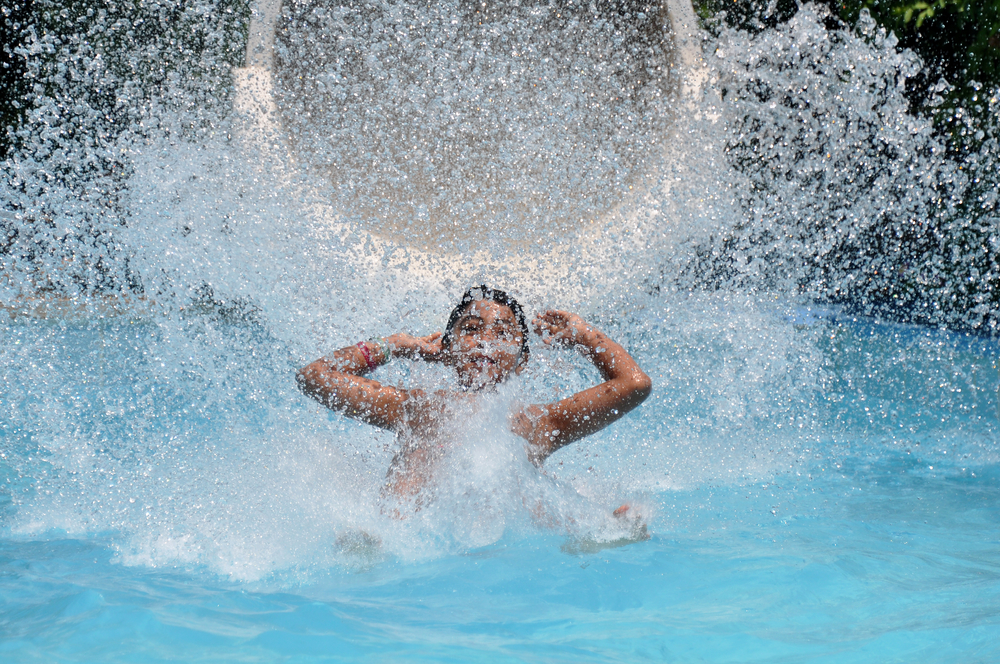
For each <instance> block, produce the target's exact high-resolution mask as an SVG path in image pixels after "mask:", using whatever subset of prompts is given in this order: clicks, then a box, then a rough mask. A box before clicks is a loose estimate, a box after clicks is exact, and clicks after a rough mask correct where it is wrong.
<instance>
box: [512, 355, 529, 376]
mask: <svg viewBox="0 0 1000 664" xmlns="http://www.w3.org/2000/svg"><path fill="white" fill-rule="evenodd" d="M527 366H528V356H527V355H521V359H519V360H518V361H517V366H516V367H514V375H515V376H520V375H521V372H522V371H524V370H525V368H527Z"/></svg>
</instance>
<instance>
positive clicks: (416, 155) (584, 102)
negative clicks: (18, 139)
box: [235, 0, 711, 295]
mask: <svg viewBox="0 0 1000 664" xmlns="http://www.w3.org/2000/svg"><path fill="white" fill-rule="evenodd" d="M344 5H346V6H347V10H344V9H343V8H341V10H342V12H344V13H346V14H347V15H346V17H345V16H339V17H331V16H326V15H324V16H321V17H320V18H319V19H315V17H314V18H313V19H312V20H310V19H308V18H307V17H306V18H304V17H303V16H302V14H304V13H306V12H305V11H304V10H297V9H296V7H297V5H293V6H291V7H290V8H286V9H287V11H286V12H285V16H284V18H283V15H282V3H281V2H280V0H261V1H260V2H257V3H256V4H255V5H254V7H253V11H252V18H251V22H250V28H249V38H248V40H247V48H246V58H245V63H244V66H243V67H242V68H238V69H237V70H236V71H235V83H236V91H235V108H236V110H237V112H238V113H239V115H240V117H241V118H242V122H243V132H242V139H243V141H245V142H246V143H247V144H248V145H253V146H257V148H258V149H262V151H263V152H265V153H266V154H267V157H268V158H267V159H265V160H264V161H271V162H272V163H280V164H281V165H282V167H281V168H280V169H279V170H280V171H281V173H282V175H281V177H285V178H297V181H298V182H300V183H302V184H300V185H299V186H302V187H304V188H305V189H307V190H308V191H307V193H306V194H304V195H303V198H308V199H310V200H313V201H320V202H319V203H318V204H314V205H311V206H310V207H309V209H308V212H307V214H309V215H311V216H313V217H314V218H315V219H317V220H322V221H321V223H322V224H324V225H326V226H327V227H329V228H330V229H331V230H332V231H334V232H345V233H346V232H352V231H354V230H358V229H361V230H362V231H363V232H368V233H371V234H372V238H371V242H372V243H373V244H371V245H370V246H372V247H373V251H372V252H371V253H373V254H378V253H381V252H384V251H385V247H386V246H388V245H401V246H404V247H405V248H406V252H405V253H406V256H407V261H408V267H407V270H408V272H409V274H410V276H411V277H412V278H419V276H420V274H421V273H423V276H424V277H426V278H428V279H437V280H439V281H440V279H441V278H442V276H443V275H448V276H450V277H453V278H455V279H457V280H458V281H460V282H461V281H464V280H466V279H467V278H468V277H467V275H470V274H474V273H475V272H476V268H477V267H479V268H480V273H481V272H482V270H481V267H482V266H483V265H484V264H490V263H494V264H495V263H498V262H500V263H503V265H504V272H505V273H507V274H513V275H522V276H524V275H529V274H530V275H534V276H536V277H537V276H538V275H544V277H543V278H542V281H543V282H545V283H547V284H549V285H551V284H553V283H556V282H565V281H566V280H567V277H569V276H570V275H572V274H576V273H579V272H580V271H583V272H592V271H593V272H597V273H599V274H600V275H601V276H600V278H599V279H600V280H601V281H602V283H604V284H605V285H606V284H607V283H608V280H609V279H612V280H613V278H612V277H610V276H609V275H613V274H614V273H615V272H616V271H619V270H620V269H621V265H622V258H623V256H628V257H629V260H628V263H630V264H633V267H634V264H635V263H636V259H637V257H638V256H648V255H649V254H651V252H650V251H649V245H650V244H651V243H652V240H651V239H650V238H649V235H650V234H651V233H662V230H663V226H664V221H663V219H662V215H663V211H664V205H662V198H664V197H666V196H668V195H669V189H670V186H669V182H667V181H666V180H664V179H663V178H662V177H661V174H663V173H667V172H670V173H677V172H680V171H683V170H684V168H686V167H687V166H688V164H687V162H688V161H689V160H690V157H691V155H690V151H689V150H687V149H686V145H685V144H684V141H685V140H686V139H685V137H684V136H683V135H681V134H679V133H678V132H676V131H674V127H673V123H672V119H673V118H674V117H675V116H677V115H678V114H682V115H684V114H687V115H700V114H702V113H704V108H705V105H704V104H702V103H699V102H700V100H701V99H702V98H703V95H704V94H705V86H706V83H707V81H708V76H709V75H708V70H707V68H706V67H705V65H704V62H703V60H702V53H701V39H702V37H701V32H700V29H699V27H698V25H697V22H696V18H695V15H694V12H693V10H692V7H691V5H690V4H689V3H688V2H687V1H686V0H670V1H669V2H667V3H665V4H663V5H660V6H658V7H657V8H656V10H655V12H654V13H650V15H649V16H646V14H644V13H639V14H637V15H638V16H639V17H641V19H640V20H639V21H638V23H639V25H637V26H629V28H631V29H633V30H635V31H636V33H635V34H632V35H630V37H631V39H630V40H629V42H635V41H639V42H640V43H641V44H642V45H643V46H644V47H645V51H646V52H645V53H643V54H640V55H639V56H638V57H635V56H634V54H630V53H628V52H626V51H627V50H628V49H629V48H633V50H634V47H633V46H631V45H630V43H629V42H626V41H624V40H621V39H619V40H618V43H617V44H616V43H615V30H618V31H619V33H620V32H621V26H620V25H618V26H612V27H608V26H609V25H610V23H611V21H609V20H608V17H607V16H604V15H602V14H601V13H600V12H598V11H597V10H595V9H594V8H593V7H590V8H589V9H588V8H586V7H580V8H579V9H578V10H577V11H576V14H575V15H574V16H571V17H570V20H569V23H568V24H567V23H565V22H564V23H560V22H559V19H562V18H565V17H562V16H553V15H551V14H554V13H555V10H553V11H552V12H551V13H550V14H547V15H545V16H543V18H542V19H539V18H537V16H538V15H539V14H540V13H542V14H545V13H546V12H540V10H538V9H537V8H531V7H526V8H525V9H523V10H518V9H517V8H515V9H509V8H508V9H506V10H495V9H494V11H505V12H506V13H505V15H504V16H502V17H498V16H492V17H491V16H488V12H487V11H486V9H485V5H483V8H484V9H483V11H482V12H479V11H476V12H471V13H466V14H462V13H461V12H459V13H458V14H457V16H459V18H458V19H455V18H453V16H452V13H448V14H447V15H445V14H444V13H435V12H434V11H432V10H430V9H427V8H423V9H421V8H418V7H417V6H416V5H413V6H412V7H409V8H408V11H407V10H406V9H405V8H404V10H403V11H402V15H399V11H400V10H398V8H397V15H393V16H388V15H387V12H385V11H383V12H382V14H380V15H379V16H373V15H369V16H365V17H364V19H363V20H356V21H355V22H354V23H351V21H350V19H351V18H352V16H351V14H350V12H351V10H352V6H351V3H344ZM568 6H569V7H570V8H572V7H573V5H572V3H570V5H568ZM404 7H405V3H404ZM654 7H655V5H654ZM379 9H382V8H375V9H373V8H371V7H369V8H367V9H365V8H363V7H362V6H361V5H358V7H355V8H353V12H354V14H355V16H354V18H357V17H358V16H361V15H362V14H363V13H364V12H369V13H378V12H379ZM452 9H454V8H452ZM564 11H565V9H564ZM635 15H636V14H634V13H629V14H628V18H626V19H624V20H626V21H633V22H635V21H636V19H635V18H634V16H635ZM484 17H485V18H486V20H487V22H489V21H490V20H493V21H494V27H493V29H492V30H490V29H487V28H484V27H483V18H484ZM324 19H325V23H324ZM543 19H544V20H543ZM545 21H548V23H545ZM553 21H555V22H556V25H555V26H554V27H553V25H552V22H553ZM457 22H461V23H462V25H455V23H457ZM372 23H374V24H375V25H376V26H377V28H376V29H375V30H372V29H371V24H372ZM408 23H422V26H421V27H423V30H422V31H421V30H417V31H411V32H412V34H410V33H407V30H408V29H409V28H412V27H413V25H409V24H408ZM612 28H613V29H612ZM627 29H628V28H627ZM296 30H307V31H315V34H307V35H305V36H303V37H302V38H297V36H296V35H295V34H294V33H295V31H296ZM324 30H325V32H324ZM551 30H555V31H556V32H557V33H558V34H556V35H554V36H553V35H551V34H550V32H549V31H551ZM362 33H363V34H362ZM574 35H577V36H576V37H574ZM636 35H638V37H637V36H636ZM508 38H509V39H510V43H509V44H508V43H507V40H508ZM574 38H576V39H579V41H580V44H581V45H580V46H578V48H577V49H576V50H575V51H574V50H573V49H572V48H570V49H567V48H566V46H565V43H566V42H571V41H572V40H573V39H574ZM477 39H480V40H482V42H481V43H479V44H477V43H476V40H477ZM362 42H363V44H364V51H365V54H364V55H361V49H358V50H357V53H358V57H357V59H356V60H355V61H353V62H351V61H349V57H350V53H351V51H352V46H351V45H352V44H357V43H362ZM558 42H562V43H561V44H560V43H558ZM554 43H555V45H553V44H554ZM345 44H347V46H346V47H345V46H344V45H345ZM414 44H416V46H415V47H414ZM401 48H402V49H403V50H406V49H407V48H408V49H409V56H410V57H407V54H405V53H404V54H403V55H402V56H396V57H394V56H393V53H392V51H393V49H396V50H400V49H401ZM420 48H425V49H426V51H425V53H424V54H420V53H416V54H414V53H415V50H419V49H420ZM463 49H464V51H463ZM519 50H520V52H519ZM337 51H339V52H337ZM344 52H347V53H348V56H346V57H345V56H344ZM281 53H284V56H283V57H282V56H281V55H280V54H281ZM442 54H443V56H442ZM449 55H451V56H452V60H459V61H460V60H461V59H462V58H463V57H464V58H465V59H466V60H467V62H466V63H465V69H462V66H461V65H462V63H461V62H459V66H458V67H456V66H454V64H450V63H447V62H445V63H444V64H443V65H442V62H441V61H442V60H447V59H448V56H449ZM373 58H374V59H375V60H378V61H380V62H377V63H376V62H373ZM430 58H436V61H435V62H434V63H433V64H428V63H427V62H426V61H427V60H428V59H430ZM630 58H631V59H630ZM552 61H561V62H558V63H556V64H555V65H553V64H552ZM621 62H624V63H626V68H625V69H623V68H622V67H621V66H620V63H621ZM469 63H472V64H471V65H470V64H469ZM629 66H630V69H631V70H629V69H628V67H629ZM442 69H443V72H442ZM653 70H655V72H654V73H653V75H652V76H650V75H647V74H646V72H648V71H653ZM533 77H537V78H538V81H537V82H534V78H533ZM331 78H333V79H334V82H333V83H332V84H331V83H330V80H331ZM304 80H305V81H306V82H305V83H303V81H304ZM456 81H458V82H459V84H460V86H459V87H461V88H462V89H460V90H454V89H453V88H454V86H455V82H456ZM529 81H530V85H529ZM310 83H311V84H310ZM542 87H544V88H545V89H544V91H540V92H538V93H537V94H536V93H535V90H539V89H540V88H542ZM331 88H338V89H339V90H341V91H342V92H341V93H340V97H339V100H338V99H337V94H336V92H331ZM359 88H361V89H362V92H361V95H360V97H359V96H358V89H359ZM352 90H353V93H352ZM344 91H346V92H344ZM602 94H603V95H604V97H603V99H602V98H599V97H600V96H601V95H602ZM418 95H419V96H421V97H423V99H421V100H420V101H419V102H418V103H416V104H408V103H407V102H408V101H409V99H408V97H409V98H411V99H412V98H413V97H414V96H418ZM595 95H596V96H597V97H598V99H593V98H594V97H595ZM588 96H589V97H590V98H591V100H589V101H590V103H589V104H588V99H587V97H588ZM491 97H494V98H491ZM428 98H430V99H429V100H428ZM487 105H490V108H489V109H487V108H484V107H486V106H487ZM442 109H443V110H442ZM491 111H492V112H491ZM442 118H444V119H442ZM709 119H711V118H709ZM303 173H308V174H309V176H311V177H306V178H301V176H302V175H303ZM652 196H657V197H659V198H660V199H661V201H660V203H661V204H657V205H655V206H649V205H646V204H647V203H648V202H649V199H650V197H652ZM498 246H502V247H503V250H501V251H498V250H497V247H498ZM578 295H579V293H578Z"/></svg>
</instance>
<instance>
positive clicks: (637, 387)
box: [511, 311, 653, 465]
mask: <svg viewBox="0 0 1000 664" xmlns="http://www.w3.org/2000/svg"><path fill="white" fill-rule="evenodd" d="M534 325H535V331H536V332H537V333H538V334H540V335H542V336H543V340H544V341H545V343H546V344H551V343H558V344H562V345H566V346H573V347H575V348H577V350H579V351H580V353H581V354H582V355H583V356H584V357H586V358H587V359H588V360H590V361H591V362H593V363H594V366H595V367H597V369H598V371H600V372H601V376H602V377H603V378H604V382H603V383H601V384H600V385H596V386H594V387H591V388H590V389H587V390H584V391H582V392H578V393H576V394H574V395H573V396H571V397H569V398H566V399H563V400H561V401H557V402H556V403H552V404H547V405H536V406H528V407H527V408H525V409H524V410H523V411H521V412H520V413H517V414H516V415H515V416H514V420H513V422H512V427H511V428H512V430H513V431H514V433H516V434H517V435H519V436H521V437H523V438H525V439H526V440H527V441H528V450H529V457H530V458H531V461H532V462H533V463H535V464H536V465H540V464H541V463H542V462H543V461H544V460H545V459H546V458H547V457H548V456H549V455H550V454H552V453H553V452H555V451H556V450H558V449H559V448H561V447H563V446H565V445H568V444H570V443H572V442H574V441H576V440H579V439H580V438H583V437H584V436H587V435H589V434H592V433H594V432H596V431H599V430H601V429H603V428H604V427H606V426H608V425H609V424H611V423H612V422H614V421H615V420H617V419H619V418H620V417H622V416H623V415H625V413H627V412H629V411H630V410H632V409H633V408H635V407H636V406H638V405H639V404H641V403H642V402H643V401H644V400H645V399H646V397H648V396H649V393H650V391H651V390H652V385H653V384H652V381H651V380H650V379H649V376H647V375H646V374H645V373H644V372H643V371H642V369H640V368H639V365H638V364H637V363H636V361H635V360H634V359H632V356H631V355H629V354H628V352H627V351H626V350H625V349H624V348H622V347H621V346H620V345H618V344H617V343H615V342H614V341H612V340H611V338H610V337H608V336H607V335H606V334H604V333H603V332H601V331H600V330H598V329H597V328H595V327H593V326H591V325H589V324H587V323H586V322H585V321H584V320H583V319H582V318H580V317H579V316H577V315H576V314H572V313H568V312H565V311H546V312H545V313H542V314H539V315H538V316H537V317H536V318H535V321H534Z"/></svg>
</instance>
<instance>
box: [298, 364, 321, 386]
mask: <svg viewBox="0 0 1000 664" xmlns="http://www.w3.org/2000/svg"><path fill="white" fill-rule="evenodd" d="M317 364H318V363H317V362H313V363H312V364H309V365H306V366H304V367H302V368H301V369H299V370H298V372H297V373H296V374H295V383H296V384H297V385H298V386H299V389H300V390H302V391H303V392H305V393H306V394H311V393H312V392H313V391H314V390H315V386H316V383H317V374H318V371H319V368H318V367H317V366H316V365H317Z"/></svg>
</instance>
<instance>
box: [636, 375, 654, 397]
mask: <svg viewBox="0 0 1000 664" xmlns="http://www.w3.org/2000/svg"><path fill="white" fill-rule="evenodd" d="M652 391H653V381H652V379H651V378H650V377H649V376H647V375H646V373H645V372H643V371H640V372H639V375H638V376H636V381H635V395H636V397H637V401H636V405H638V404H640V403H642V402H643V401H645V400H646V397H648V396H649V395H650V393H651V392H652Z"/></svg>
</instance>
